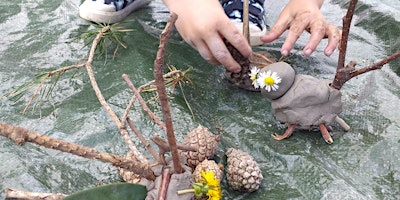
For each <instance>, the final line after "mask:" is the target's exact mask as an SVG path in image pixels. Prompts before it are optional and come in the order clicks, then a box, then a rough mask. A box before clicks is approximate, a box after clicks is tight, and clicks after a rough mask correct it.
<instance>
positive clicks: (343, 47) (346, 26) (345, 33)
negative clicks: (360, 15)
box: [337, 0, 358, 70]
mask: <svg viewBox="0 0 400 200" xmlns="http://www.w3.org/2000/svg"><path fill="white" fill-rule="evenodd" d="M357 2H358V0H351V1H350V4H349V8H348V9H347V13H346V15H345V16H344V17H343V28H342V29H343V30H342V38H341V40H340V46H339V59H338V66H337V69H338V70H340V69H343V68H344V62H345V59H346V51H347V41H348V39H349V33H350V25H351V20H352V19H353V15H354V10H355V8H356V5H357Z"/></svg>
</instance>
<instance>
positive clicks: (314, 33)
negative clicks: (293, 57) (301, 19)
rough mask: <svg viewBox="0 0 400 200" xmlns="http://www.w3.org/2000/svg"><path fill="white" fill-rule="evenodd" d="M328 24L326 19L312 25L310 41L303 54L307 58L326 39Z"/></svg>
mask: <svg viewBox="0 0 400 200" xmlns="http://www.w3.org/2000/svg"><path fill="white" fill-rule="evenodd" d="M326 27H327V23H326V22H325V20H324V19H320V20H316V21H314V22H312V23H311V24H310V34H311V36H310V39H309V41H308V43H307V44H306V46H305V47H304V50H303V53H304V55H306V56H309V55H311V54H312V53H313V52H314V50H315V49H316V48H317V46H318V44H319V43H320V42H321V40H322V39H323V38H324V37H325V32H326Z"/></svg>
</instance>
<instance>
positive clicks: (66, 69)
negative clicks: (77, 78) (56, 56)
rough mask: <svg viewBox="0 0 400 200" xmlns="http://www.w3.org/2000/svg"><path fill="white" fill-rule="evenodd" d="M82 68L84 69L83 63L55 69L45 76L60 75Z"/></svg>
mask: <svg viewBox="0 0 400 200" xmlns="http://www.w3.org/2000/svg"><path fill="white" fill-rule="evenodd" d="M82 67H85V63H81V64H76V65H69V66H64V67H61V68H60V69H56V70H53V71H51V72H49V73H48V75H47V76H53V74H57V73H60V72H65V71H68V70H70V69H79V68H82Z"/></svg>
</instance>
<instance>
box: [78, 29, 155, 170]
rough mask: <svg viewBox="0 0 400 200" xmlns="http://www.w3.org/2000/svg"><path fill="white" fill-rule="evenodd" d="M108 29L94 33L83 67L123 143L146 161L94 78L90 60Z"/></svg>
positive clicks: (91, 60) (137, 156) (140, 158)
mask: <svg viewBox="0 0 400 200" xmlns="http://www.w3.org/2000/svg"><path fill="white" fill-rule="evenodd" d="M109 29H110V26H105V27H103V28H102V29H101V30H100V31H99V33H98V34H97V35H96V37H95V39H94V40H93V42H92V47H91V48H90V52H89V57H88V60H87V62H86V63H85V67H86V70H87V73H88V76H89V79H90V83H91V84H92V88H93V90H94V91H95V93H96V96H97V99H98V100H99V102H100V104H101V105H102V106H103V108H104V109H105V110H106V112H107V113H108V114H109V115H110V117H111V119H112V120H113V121H114V123H115V125H116V126H117V127H118V129H119V131H120V133H121V135H122V138H123V139H124V141H125V143H126V144H127V145H128V147H129V149H130V150H131V151H132V153H133V154H134V155H135V156H136V158H138V159H139V160H140V161H141V162H143V163H147V159H146V158H145V157H144V156H143V155H142V154H141V153H140V152H139V151H138V149H137V148H136V146H135V144H133V142H132V140H131V139H130V136H129V133H128V131H127V130H126V128H125V125H124V124H121V122H120V120H119V119H118V117H117V115H116V114H115V113H114V111H113V110H112V109H111V107H110V106H109V105H108V103H107V102H106V100H105V99H104V96H103V95H102V93H101V91H100V89H99V86H98V85H97V82H96V79H95V77H94V72H93V68H92V62H93V59H94V53H95V50H96V47H97V43H98V42H99V40H100V39H101V38H102V37H103V35H104V33H105V32H107V31H108V30H109Z"/></svg>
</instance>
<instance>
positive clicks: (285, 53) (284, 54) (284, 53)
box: [281, 49, 289, 56]
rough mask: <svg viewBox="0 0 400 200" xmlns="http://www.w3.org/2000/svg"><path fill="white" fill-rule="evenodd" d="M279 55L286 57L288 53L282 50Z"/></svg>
mask: <svg viewBox="0 0 400 200" xmlns="http://www.w3.org/2000/svg"><path fill="white" fill-rule="evenodd" d="M281 54H282V56H287V55H288V54H289V53H288V50H286V49H283V50H282V51H281Z"/></svg>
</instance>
